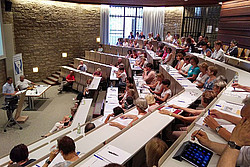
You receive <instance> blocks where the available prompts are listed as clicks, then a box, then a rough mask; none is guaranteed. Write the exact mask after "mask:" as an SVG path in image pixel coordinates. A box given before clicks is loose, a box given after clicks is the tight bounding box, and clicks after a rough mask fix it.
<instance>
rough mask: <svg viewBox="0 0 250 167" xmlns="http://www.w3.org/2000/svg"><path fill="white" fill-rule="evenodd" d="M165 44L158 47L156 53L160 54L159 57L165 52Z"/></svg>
mask: <svg viewBox="0 0 250 167" xmlns="http://www.w3.org/2000/svg"><path fill="white" fill-rule="evenodd" d="M163 48H164V46H163V45H159V46H158V49H157V51H156V55H157V56H159V57H162V56H163V54H164V50H163Z"/></svg>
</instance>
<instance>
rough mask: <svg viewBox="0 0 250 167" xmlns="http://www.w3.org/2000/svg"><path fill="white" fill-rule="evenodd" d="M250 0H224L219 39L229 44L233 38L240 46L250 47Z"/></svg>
mask: <svg viewBox="0 0 250 167" xmlns="http://www.w3.org/2000/svg"><path fill="white" fill-rule="evenodd" d="M249 11H250V1H249V0H234V1H228V2H224V3H223V5H222V7H221V14H220V21H219V32H218V35H217V39H218V40H221V41H222V42H223V44H229V43H230V41H231V40H232V39H235V40H237V41H238V42H239V44H238V46H239V47H242V48H248V49H250V42H249V41H250V12H249Z"/></svg>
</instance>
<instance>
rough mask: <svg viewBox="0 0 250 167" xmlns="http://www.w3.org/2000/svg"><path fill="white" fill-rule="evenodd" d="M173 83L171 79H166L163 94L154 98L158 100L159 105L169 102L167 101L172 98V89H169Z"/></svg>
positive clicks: (163, 82)
mask: <svg viewBox="0 0 250 167" xmlns="http://www.w3.org/2000/svg"><path fill="white" fill-rule="evenodd" d="M170 84H171V82H170V80H169V79H164V80H163V81H162V89H163V90H162V93H161V96H158V95H156V94H155V95H154V97H155V98H156V99H157V101H158V103H163V102H165V101H167V99H168V98H169V97H171V94H172V92H171V89H169V86H170Z"/></svg>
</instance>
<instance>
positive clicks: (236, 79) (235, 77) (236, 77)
mask: <svg viewBox="0 0 250 167" xmlns="http://www.w3.org/2000/svg"><path fill="white" fill-rule="evenodd" d="M238 82H239V74H238V73H236V74H235V76H234V79H233V83H238ZM234 90H235V88H234Z"/></svg>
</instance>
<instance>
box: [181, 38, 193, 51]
mask: <svg viewBox="0 0 250 167" xmlns="http://www.w3.org/2000/svg"><path fill="white" fill-rule="evenodd" d="M182 48H183V49H184V52H193V51H194V44H193V43H192V39H191V38H187V39H186V44H185V46H182Z"/></svg>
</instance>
